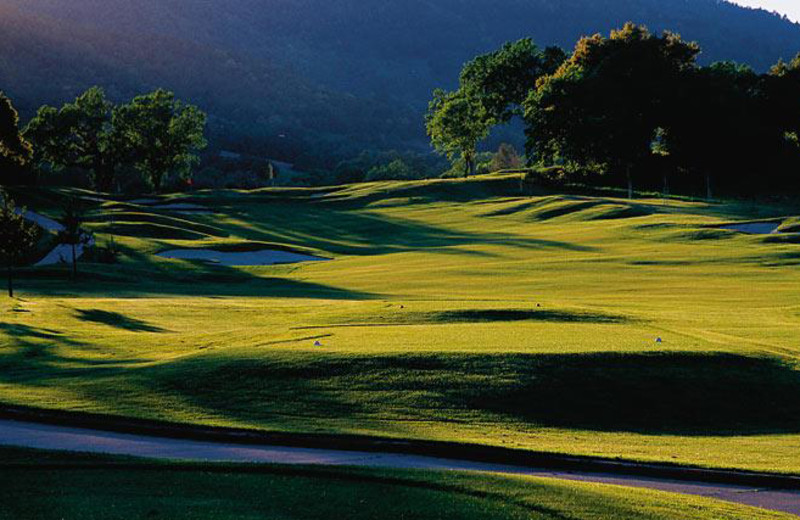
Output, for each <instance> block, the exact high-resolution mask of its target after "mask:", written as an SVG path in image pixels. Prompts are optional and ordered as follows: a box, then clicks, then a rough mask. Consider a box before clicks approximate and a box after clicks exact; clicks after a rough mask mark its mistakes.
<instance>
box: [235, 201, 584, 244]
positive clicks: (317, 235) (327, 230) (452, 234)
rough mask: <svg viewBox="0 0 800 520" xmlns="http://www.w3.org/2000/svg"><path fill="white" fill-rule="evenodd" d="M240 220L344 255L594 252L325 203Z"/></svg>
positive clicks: (247, 210)
mask: <svg viewBox="0 0 800 520" xmlns="http://www.w3.org/2000/svg"><path fill="white" fill-rule="evenodd" d="M298 215H301V216H298ZM238 218H239V219H240V220H242V221H245V222H250V223H253V224H249V225H245V226H242V227H237V229H236V230H235V231H233V232H232V233H235V234H236V235H239V236H247V237H248V238H249V239H251V240H261V241H267V242H279V243H287V244H293V245H296V246H299V247H305V248H312V249H316V250H321V251H329V252H331V253H335V254H343V255H359V256H360V255H380V254H390V253H398V252H407V251H422V250H428V249H431V250H433V249H441V248H446V247H454V246H470V245H475V244H492V243H496V244H503V245H506V246H511V247H518V248H522V249H555V250H565V251H575V252H593V251H597V249H596V248H594V247H591V246H584V245H581V244H576V243H572V242H563V241H558V240H545V239H538V238H534V237H530V236H522V235H518V234H513V233H503V232H470V231H461V230H453V229H448V228H444V227H438V226H435V225H431V224H428V223H423V222H420V221H416V220H410V219H402V218H392V217H388V216H385V215H381V214H378V213H374V212H370V211H358V210H353V209H346V208H340V207H336V206H327V205H326V206H317V205H312V204H303V205H297V204H287V203H280V202H273V203H271V204H264V205H259V206H243V208H242V210H241V214H240V215H239V217H238Z"/></svg>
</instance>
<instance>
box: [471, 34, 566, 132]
mask: <svg viewBox="0 0 800 520" xmlns="http://www.w3.org/2000/svg"><path fill="white" fill-rule="evenodd" d="M566 58H567V56H566V54H565V53H564V51H563V50H561V49H560V48H558V47H548V48H547V49H545V50H544V51H541V50H540V49H539V48H538V47H537V46H536V44H534V43H533V40H531V39H529V38H526V39H522V40H519V41H516V42H513V43H507V44H505V45H504V46H503V47H502V48H501V49H499V50H497V51H495V52H491V53H488V54H484V55H482V56H478V57H477V58H475V59H474V60H472V61H470V62H468V63H467V64H466V65H464V68H463V70H462V71H461V76H460V90H461V91H462V92H463V93H464V94H465V95H466V96H468V97H470V98H472V99H474V100H475V101H477V102H478V103H480V104H481V105H482V107H483V109H484V111H485V117H488V118H489V119H490V120H491V122H490V124H491V125H496V124H501V123H506V122H508V121H509V120H510V119H511V118H512V117H513V116H515V115H522V111H521V105H522V103H523V102H524V101H525V99H527V97H528V94H529V93H530V91H531V90H533V89H534V88H535V87H536V82H537V81H538V80H539V78H540V77H542V76H545V75H548V74H552V73H553V72H555V71H556V69H558V67H559V66H560V65H561V64H562V63H563V62H564V60H565V59H566Z"/></svg>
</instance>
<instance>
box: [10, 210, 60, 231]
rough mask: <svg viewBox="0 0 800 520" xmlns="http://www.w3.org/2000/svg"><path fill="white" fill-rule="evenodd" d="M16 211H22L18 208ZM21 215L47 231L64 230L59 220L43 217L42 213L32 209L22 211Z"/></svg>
mask: <svg viewBox="0 0 800 520" xmlns="http://www.w3.org/2000/svg"><path fill="white" fill-rule="evenodd" d="M17 213H22V212H21V211H19V210H18V211H17ZM22 216H23V217H24V218H25V220H27V221H29V222H33V223H34V224H36V225H38V226H39V227H42V228H44V229H46V230H47V231H52V232H54V233H58V232H59V231H63V230H64V226H63V225H61V222H58V221H55V220H53V219H51V218H48V217H45V216H44V215H39V214H38V213H34V212H33V211H26V212H25V213H22Z"/></svg>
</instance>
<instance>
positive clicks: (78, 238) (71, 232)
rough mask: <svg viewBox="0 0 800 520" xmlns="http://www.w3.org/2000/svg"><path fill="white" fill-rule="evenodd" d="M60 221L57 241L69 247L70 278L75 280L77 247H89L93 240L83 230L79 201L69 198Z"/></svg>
mask: <svg viewBox="0 0 800 520" xmlns="http://www.w3.org/2000/svg"><path fill="white" fill-rule="evenodd" d="M60 220H61V225H62V226H63V229H62V230H61V231H60V232H59V233H58V241H59V242H60V243H62V244H67V245H69V246H71V249H72V277H73V278H75V277H76V276H77V274H78V259H77V252H76V250H77V247H78V246H79V245H84V246H86V245H89V244H90V243H92V240H93V239H92V235H91V233H89V232H88V231H86V229H84V224H85V223H86V213H85V210H84V208H83V207H82V204H81V202H80V200H78V199H77V198H75V197H70V198H69V199H68V200H67V203H66V205H65V206H64V211H63V213H62V215H61V219H60Z"/></svg>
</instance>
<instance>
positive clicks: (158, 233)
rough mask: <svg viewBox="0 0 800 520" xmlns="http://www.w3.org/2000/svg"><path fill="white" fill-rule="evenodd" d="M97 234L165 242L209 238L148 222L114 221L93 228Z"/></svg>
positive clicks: (198, 233)
mask: <svg viewBox="0 0 800 520" xmlns="http://www.w3.org/2000/svg"><path fill="white" fill-rule="evenodd" d="M93 229H94V230H95V232H96V233H101V234H104V235H117V236H126V237H136V238H145V239H147V238H151V239H153V238H155V239H165V240H203V239H205V238H208V237H209V235H208V234H207V233H204V232H201V231H196V230H193V229H186V228H184V227H176V226H172V225H165V224H155V223H148V222H124V221H114V222H113V223H107V224H101V225H95V226H93Z"/></svg>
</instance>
